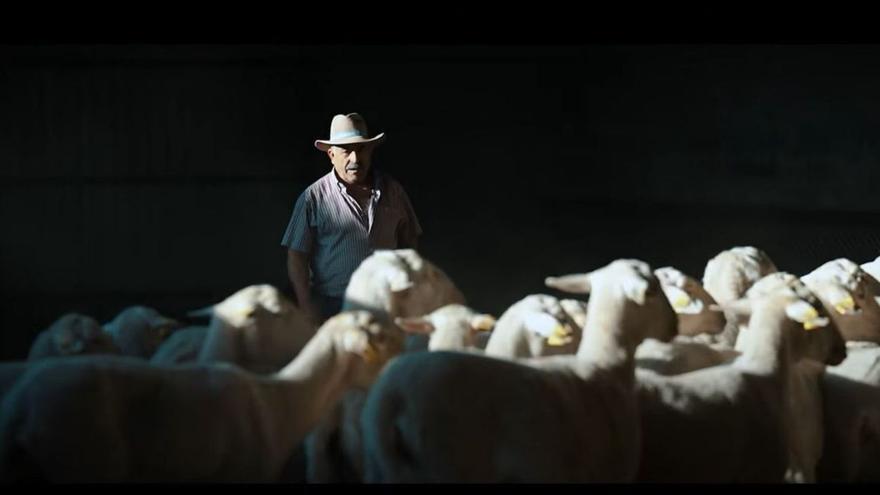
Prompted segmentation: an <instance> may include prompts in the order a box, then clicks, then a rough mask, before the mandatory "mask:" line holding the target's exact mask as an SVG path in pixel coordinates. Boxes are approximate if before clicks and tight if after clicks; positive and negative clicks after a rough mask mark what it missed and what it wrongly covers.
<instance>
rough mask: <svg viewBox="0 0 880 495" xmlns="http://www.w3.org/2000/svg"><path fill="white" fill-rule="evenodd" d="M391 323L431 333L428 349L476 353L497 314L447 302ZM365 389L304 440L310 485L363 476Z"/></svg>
mask: <svg viewBox="0 0 880 495" xmlns="http://www.w3.org/2000/svg"><path fill="white" fill-rule="evenodd" d="M395 324H396V325H397V326H398V327H399V328H401V329H403V330H404V331H405V332H412V333H417V334H423V335H429V336H430V337H429V341H428V350H429V351H440V350H450V351H463V352H466V351H474V352H478V350H477V347H476V343H477V342H476V341H477V336H478V335H480V334H482V333H487V332H490V331H491V330H492V328H493V326H494V325H495V318H494V317H493V316H492V315H489V314H480V313H477V312H476V311H474V310H473V309H471V308H468V307H467V306H463V305H460V304H449V305H446V306H443V307H442V308H440V309H437V310H434V311H433V312H431V313H430V314H428V315H425V316H418V317H415V316H411V317H398V318H396V319H395ZM366 393H367V392H366V390H361V389H356V390H350V391H348V392H347V393H346V394H345V396H344V397H343V399H342V401H341V402H340V404H341V407H337V408H336V410H334V411H333V413H331V414H330V415H328V416H326V417H325V418H324V420H323V421H321V424H320V425H318V427H316V428H315V429H314V430H312V432H310V433H309V435H308V436H307V437H306V441H305V456H306V462H307V474H306V481H308V482H310V483H327V482H355V481H361V480H362V479H363V461H362V458H361V438H362V435H361V431H360V428H359V426H360V424H359V422H358V417H359V416H360V413H361V410H362V409H363V405H364V400H365V399H366Z"/></svg>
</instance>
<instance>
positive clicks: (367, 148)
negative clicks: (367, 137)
mask: <svg viewBox="0 0 880 495" xmlns="http://www.w3.org/2000/svg"><path fill="white" fill-rule="evenodd" d="M373 146H374V145H373V143H358V144H345V145H341V146H332V147H331V148H330V149H329V150H327V155H329V156H330V161H331V162H332V163H333V168H334V169H335V170H336V175H338V176H339V178H340V179H342V180H343V181H345V183H346V184H364V183H366V181H367V177H368V176H369V174H370V165H371V161H372V155H373Z"/></svg>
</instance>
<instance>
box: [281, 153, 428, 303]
mask: <svg viewBox="0 0 880 495" xmlns="http://www.w3.org/2000/svg"><path fill="white" fill-rule="evenodd" d="M421 233H422V228H421V226H420V225H419V221H418V219H417V218H416V213H415V211H414V210H413V207H412V204H410V201H409V196H407V194H406V192H405V191H404V190H403V187H402V186H401V185H400V183H399V182H397V181H396V180H394V179H393V178H392V177H391V176H389V175H388V174H382V173H380V172H379V171H378V170H375V169H374V170H373V192H372V197H371V198H370V201H369V203H368V207H367V211H364V210H363V208H361V207H360V205H358V202H357V201H356V200H355V199H354V198H353V197H352V196H351V195H349V194H348V192H347V190H346V186H345V183H344V182H343V181H341V180H340V179H339V178H338V177H337V176H336V173H335V172H334V170H333V169H331V170H330V173H328V174H327V175H325V176H323V177H321V178H320V179H318V180H317V181H315V183H314V184H312V185H310V186H309V187H307V188H306V190H305V191H303V193H302V194H301V195H300V196H299V198H298V199H297V200H296V205H294V207H293V214H292V215H291V217H290V222H289V223H288V224H287V230H286V231H285V232H284V237H283V238H282V239H281V245H282V246H285V247H287V249H291V250H293V251H299V252H302V253H306V254H310V255H311V256H310V258H311V272H312V277H311V278H312V280H311V283H312V288H313V289H314V290H315V291H317V292H318V293H319V294H322V295H325V296H331V297H342V296H343V294H344V293H345V288H346V286H348V280H349V279H350V278H351V274H352V273H353V272H354V270H355V269H356V268H357V267H358V266H359V265H360V264H361V262H362V261H363V260H364V259H365V258H367V256H369V255H370V254H372V253H373V251H374V250H376V249H403V248H409V247H414V246H415V242H416V239H417V238H418V236H419V235H421Z"/></svg>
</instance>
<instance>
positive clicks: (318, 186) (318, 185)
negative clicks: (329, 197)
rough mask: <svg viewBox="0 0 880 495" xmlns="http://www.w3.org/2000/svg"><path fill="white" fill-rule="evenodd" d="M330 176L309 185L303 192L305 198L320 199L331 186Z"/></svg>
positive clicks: (327, 175) (322, 177)
mask: <svg viewBox="0 0 880 495" xmlns="http://www.w3.org/2000/svg"><path fill="white" fill-rule="evenodd" d="M331 185H332V184H331V181H330V174H324V175H322V176H321V177H319V178H318V179H317V180H316V181H315V182H312V183H311V184H309V185H308V186H307V187H306V188H305V189H304V190H303V192H302V195H303V196H307V197H313V198H314V197H316V196H318V197H320V196H322V195H323V194H325V192H326V191H327V189H328V188H329V187H330V186H331Z"/></svg>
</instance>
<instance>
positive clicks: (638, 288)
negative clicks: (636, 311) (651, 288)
mask: <svg viewBox="0 0 880 495" xmlns="http://www.w3.org/2000/svg"><path fill="white" fill-rule="evenodd" d="M647 292H648V281H647V280H644V279H642V278H635V279H630V280H626V281H624V283H623V294H624V295H625V296H626V298H627V299H629V300H630V301H632V302H634V303H636V304H638V305H639V306H641V305H643V304H645V294H646V293H647Z"/></svg>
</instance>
